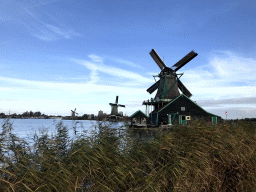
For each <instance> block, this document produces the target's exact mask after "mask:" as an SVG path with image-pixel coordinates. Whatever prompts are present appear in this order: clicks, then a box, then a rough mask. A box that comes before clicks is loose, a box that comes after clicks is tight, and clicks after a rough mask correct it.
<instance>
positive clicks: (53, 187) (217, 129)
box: [0, 119, 256, 192]
mask: <svg viewBox="0 0 256 192" xmlns="http://www.w3.org/2000/svg"><path fill="white" fill-rule="evenodd" d="M94 126H95V127H96V128H97V129H98V133H97V134H96V133H95V134H93V135H92V136H90V137H85V136H83V135H81V136H80V137H79V138H78V139H77V140H71V139H69V138H68V134H67V127H65V126H63V124H62V122H60V123H59V124H58V125H57V126H56V129H57V134H56V135H55V136H54V138H53V139H51V140H50V139H49V136H48V135H47V134H41V135H40V137H36V138H35V146H36V150H35V151H34V152H32V151H31V149H30V147H29V146H28V144H27V143H25V142H22V141H20V140H19V141H17V138H16V137H15V135H13V134H12V133H11V130H12V124H11V123H10V121H9V120H8V119H7V120H5V123H4V124H3V126H2V134H1V135H0V136H1V137H0V162H2V163H4V165H5V166H3V167H2V168H1V169H0V191H42V192H43V191H51V192H52V191H56V192H57V191H59V192H63V191H67V192H68V191H72V192H73V191H77V192H78V191H79V192H82V191H91V192H96V191H114V192H119V191H120V192H121V191H175V192H176V191H182V192H183V191H197V192H198V191H223V192H224V191H226V192H227V191H239V192H240V191H250V192H252V191H256V164H255V163H256V152H255V150H256V134H255V128H256V125H255V124H253V123H247V122H242V123H241V122H237V123H227V122H224V123H221V124H218V125H210V124H208V123H206V122H204V121H195V122H193V123H192V124H191V125H189V126H173V128H172V129H171V130H170V131H167V132H163V131H160V130H157V131H156V134H155V136H154V138H153V139H150V140H147V139H144V140H143V139H142V140H138V139H136V138H134V137H132V136H131V135H132V133H131V132H132V131H130V130H128V129H127V130H126V129H124V130H122V132H121V133H120V134H118V132H119V131H120V130H121V129H120V130H115V129H112V128H110V127H109V125H108V124H105V123H102V122H98V123H97V124H96V125H94ZM74 130H76V129H75V128H74ZM133 132H134V131H133ZM7 136H8V137H9V138H10V140H9V141H6V140H5V138H7ZM5 151H7V152H9V156H6V155H5V153H6V152H5Z"/></svg>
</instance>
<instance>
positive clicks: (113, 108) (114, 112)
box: [109, 96, 125, 115]
mask: <svg viewBox="0 0 256 192" xmlns="http://www.w3.org/2000/svg"><path fill="white" fill-rule="evenodd" d="M109 105H111V115H118V109H117V108H118V107H125V105H119V104H118V96H116V103H109Z"/></svg>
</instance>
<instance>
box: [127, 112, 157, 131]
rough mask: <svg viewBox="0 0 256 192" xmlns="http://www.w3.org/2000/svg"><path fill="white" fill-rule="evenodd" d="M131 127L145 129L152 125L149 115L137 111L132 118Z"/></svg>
mask: <svg viewBox="0 0 256 192" xmlns="http://www.w3.org/2000/svg"><path fill="white" fill-rule="evenodd" d="M130 120H131V126H138V127H144V126H147V125H149V124H152V122H151V121H150V119H149V118H148V116H147V115H145V114H144V113H143V112H142V111H141V110H138V111H136V112H135V113H134V114H132V115H131V116H130Z"/></svg>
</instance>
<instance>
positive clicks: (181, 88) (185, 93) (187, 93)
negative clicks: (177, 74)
mask: <svg viewBox="0 0 256 192" xmlns="http://www.w3.org/2000/svg"><path fill="white" fill-rule="evenodd" d="M177 84H178V87H179V89H180V90H181V91H182V92H183V93H184V95H186V96H187V97H191V96H192V94H191V93H190V91H189V90H188V89H187V88H186V87H185V85H183V83H182V82H181V81H180V80H179V79H178V80H177Z"/></svg>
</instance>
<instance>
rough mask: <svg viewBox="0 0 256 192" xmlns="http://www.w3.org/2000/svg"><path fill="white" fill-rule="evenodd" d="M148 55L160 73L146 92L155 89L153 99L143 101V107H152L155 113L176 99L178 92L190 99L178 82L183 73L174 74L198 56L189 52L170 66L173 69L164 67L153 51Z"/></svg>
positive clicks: (188, 93)
mask: <svg viewBox="0 0 256 192" xmlns="http://www.w3.org/2000/svg"><path fill="white" fill-rule="evenodd" d="M150 55H151V57H152V58H153V59H154V61H155V62H156V64H157V65H158V67H159V68H160V69H161V71H160V73H159V74H158V75H157V76H154V77H159V78H160V79H159V80H158V81H157V82H156V83H155V84H153V85H152V86H151V87H149V88H148V89H147V92H149V93H150V94H152V93H153V92H154V91H155V90H156V89H157V93H156V96H155V98H154V99H153V98H152V99H151V100H148V101H144V102H143V105H153V106H154V108H155V111H157V110H159V108H161V107H163V106H164V105H165V104H167V103H168V102H170V101H172V100H174V99H175V98H177V97H178V96H179V95H180V92H179V90H180V91H181V92H182V93H183V94H184V95H186V96H187V97H191V96H192V94H191V93H190V91H189V90H188V89H187V88H186V87H185V85H183V83H182V82H181V81H180V77H181V76H182V75H183V73H180V74H178V73H176V72H177V71H178V70H179V69H181V68H182V67H183V66H184V65H186V64H187V63H188V62H189V61H191V60H192V59H193V58H195V57H196V56H197V55H198V54H197V53H195V52H194V51H191V52H190V53H188V54H187V55H186V56H185V57H183V58H182V59H181V60H180V61H178V62H177V63H176V64H174V65H173V66H172V68H173V69H172V68H169V67H167V66H166V64H165V63H164V62H163V60H162V59H161V58H160V57H159V55H158V54H157V52H156V51H155V50H154V49H152V50H151V52H150ZM146 113H147V109H146Z"/></svg>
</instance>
